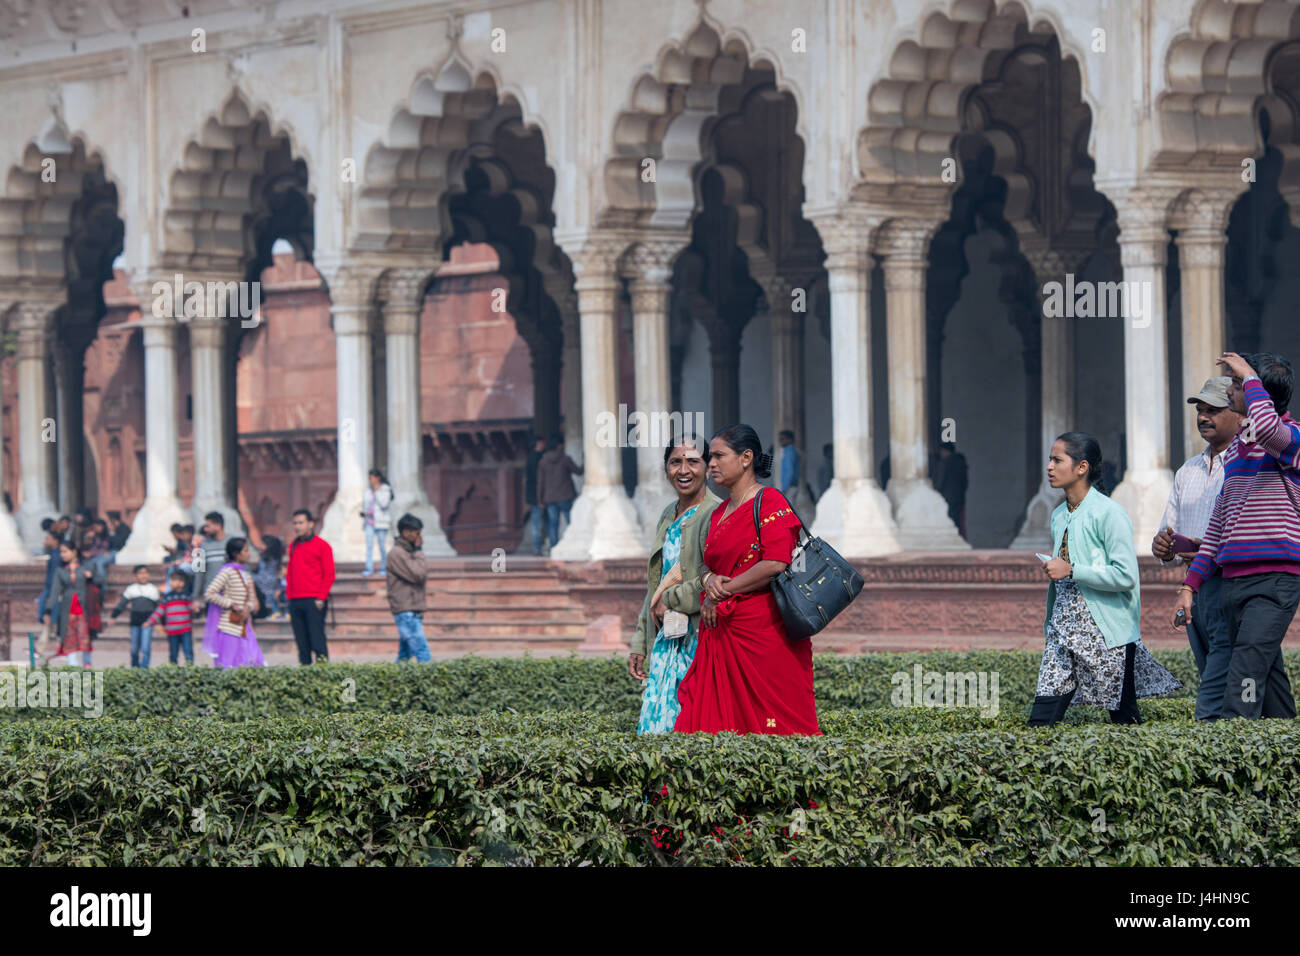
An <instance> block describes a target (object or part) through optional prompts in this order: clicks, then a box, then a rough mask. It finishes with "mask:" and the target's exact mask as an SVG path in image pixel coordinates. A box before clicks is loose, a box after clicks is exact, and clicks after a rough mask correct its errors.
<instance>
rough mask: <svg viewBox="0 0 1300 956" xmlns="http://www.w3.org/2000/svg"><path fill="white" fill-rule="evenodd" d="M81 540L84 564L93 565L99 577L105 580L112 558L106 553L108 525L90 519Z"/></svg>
mask: <svg viewBox="0 0 1300 956" xmlns="http://www.w3.org/2000/svg"><path fill="white" fill-rule="evenodd" d="M81 540H82V544H81V553H82V554H84V555H85V556H86V563H87V564H93V565H95V566H96V568H98V569H99V573H100V576H101V577H105V578H106V577H107V576H108V566H109V564H110V563H111V562H112V558H113V556H112V555H111V554H109V551H108V525H106V524H105V523H104V522H103V521H102V520H100V519H99V518H94V519H92V520H91V522H90V524H89V525H88V526H87V528H86V532H85V534H84V535H83V537H82V539H81Z"/></svg>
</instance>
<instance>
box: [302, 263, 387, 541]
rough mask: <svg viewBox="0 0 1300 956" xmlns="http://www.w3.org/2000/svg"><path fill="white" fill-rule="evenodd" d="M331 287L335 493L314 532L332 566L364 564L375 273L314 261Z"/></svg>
mask: <svg viewBox="0 0 1300 956" xmlns="http://www.w3.org/2000/svg"><path fill="white" fill-rule="evenodd" d="M317 268H318V270H319V271H320V273H321V275H322V276H324V278H325V282H326V284H327V285H328V286H329V294H330V317H331V321H332V322H333V325H334V348H335V355H336V358H335V367H336V371H337V382H338V419H339V429H338V489H337V490H336V491H335V492H334V499H333V500H332V501H331V502H330V504H329V507H328V508H326V509H325V515H324V517H323V518H322V519H321V522H320V524H319V525H318V526H317V527H318V529H319V531H320V534H321V537H323V538H324V539H325V540H326V541H327V542H329V544H330V547H332V548H333V549H334V560H335V561H364V560H365V556H366V541H365V532H364V530H363V528H362V524H361V505H362V499H363V498H364V496H365V490H366V487H367V484H368V479H367V473H368V472H369V470H370V461H371V455H372V449H371V414H372V409H371V404H372V402H371V392H372V389H371V367H370V361H371V353H370V315H371V311H372V310H373V308H374V298H375V284H376V282H377V280H378V278H379V271H378V270H377V269H375V268H372V267H363V266H350V265H343V264H342V263H341V262H338V261H337V260H330V259H326V260H325V261H324V262H320V261H319V260H318V266H317Z"/></svg>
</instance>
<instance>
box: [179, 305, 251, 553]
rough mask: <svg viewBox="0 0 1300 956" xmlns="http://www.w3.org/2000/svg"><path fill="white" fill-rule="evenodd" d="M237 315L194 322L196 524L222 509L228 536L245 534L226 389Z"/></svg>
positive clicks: (193, 509)
mask: <svg viewBox="0 0 1300 956" xmlns="http://www.w3.org/2000/svg"><path fill="white" fill-rule="evenodd" d="M233 321H238V320H237V319H227V318H210V317H195V318H191V319H189V320H188V324H189V327H190V388H191V395H192V396H193V399H192V407H193V410H194V419H193V421H194V427H193V431H192V434H193V441H194V500H193V501H192V502H191V504H190V513H191V515H192V517H193V520H194V524H195V526H196V527H199V526H201V525H202V524H203V516H204V515H206V514H208V513H209V512H212V511H216V512H218V513H219V514H220V515H221V517H222V518H224V519H225V529H226V534H227V535H238V536H242V535H243V534H244V533H245V531H244V522H243V519H242V518H240V516H239V510H238V509H237V508H236V507H235V501H234V495H233V489H232V488H231V487H230V482H229V480H228V478H227V474H226V434H227V432H226V426H227V416H229V415H230V414H232V411H233V410H232V409H231V408H230V407H229V404H230V403H229V398H230V396H229V395H228V394H227V390H226V378H225V374H224V367H223V366H224V362H225V360H226V341H227V339H226V337H227V335H228V334H229V323H230V322H233Z"/></svg>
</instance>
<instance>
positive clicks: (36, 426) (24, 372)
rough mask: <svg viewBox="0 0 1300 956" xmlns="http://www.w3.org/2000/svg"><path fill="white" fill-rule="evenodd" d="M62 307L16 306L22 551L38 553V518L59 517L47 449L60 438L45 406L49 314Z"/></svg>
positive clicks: (43, 302) (52, 303)
mask: <svg viewBox="0 0 1300 956" xmlns="http://www.w3.org/2000/svg"><path fill="white" fill-rule="evenodd" d="M61 304H62V303H61V302H60V301H56V300H54V299H51V298H32V299H29V300H26V301H23V302H20V303H19V304H18V307H17V309H16V315H15V319H14V320H11V321H16V327H17V330H18V353H17V357H16V361H15V366H16V370H17V373H18V457H19V463H20V465H21V468H22V489H23V500H22V502H21V503H20V504H19V506H18V516H17V517H18V529H19V533H20V534H21V535H22V539H23V541H24V543H25V544H26V545H27V550H28V551H29V552H30V553H32V554H40V553H41V545H42V543H43V541H44V537H45V535H44V532H42V531H41V520H42V519H44V518H50V517H56V518H57V517H58V512H57V505H56V501H57V500H58V474H57V471H56V466H55V461H54V456H53V454H52V453H51V448H52V446H53V444H54V443H55V442H57V440H58V438H59V437H60V436H59V428H58V423H57V422H55V420H54V415H53V409H51V408H50V404H49V399H50V361H49V360H50V350H51V348H52V347H53V344H52V340H53V337H54V311H55V309H57V308H58V307H59V306H60V305H61Z"/></svg>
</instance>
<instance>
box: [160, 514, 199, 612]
mask: <svg viewBox="0 0 1300 956" xmlns="http://www.w3.org/2000/svg"><path fill="white" fill-rule="evenodd" d="M171 532H172V537H173V539H174V541H175V546H174V547H172V548H165V550H166V551H167V553H168V555H169V557H170V561H169V562H168V563H167V572H168V574H169V575H170V573H171V571H172V570H176V571H180V572H181V573H182V574H184V575H185V593H186V594H188V595H189V596H190V600H191V601H193V600H194V555H195V554H196V553H197V551H198V550H199V549H198V548H197V547H196V546H195V544H194V537H195V535H194V525H192V524H174V525H172V527H171Z"/></svg>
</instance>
